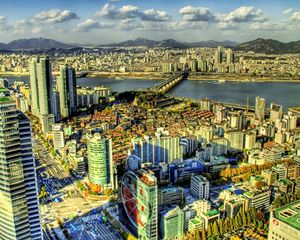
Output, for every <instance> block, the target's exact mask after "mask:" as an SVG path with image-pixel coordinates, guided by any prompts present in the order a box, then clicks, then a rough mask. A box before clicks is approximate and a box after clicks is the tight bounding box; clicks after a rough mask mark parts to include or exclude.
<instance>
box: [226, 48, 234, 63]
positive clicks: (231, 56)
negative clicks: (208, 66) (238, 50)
mask: <svg viewBox="0 0 300 240" xmlns="http://www.w3.org/2000/svg"><path fill="white" fill-rule="evenodd" d="M226 62H227V64H228V65H230V64H233V63H234V53H233V51H232V49H231V48H229V49H227V51H226Z"/></svg>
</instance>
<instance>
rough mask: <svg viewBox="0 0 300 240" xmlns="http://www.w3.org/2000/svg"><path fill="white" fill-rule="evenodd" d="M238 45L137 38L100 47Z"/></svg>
mask: <svg viewBox="0 0 300 240" xmlns="http://www.w3.org/2000/svg"><path fill="white" fill-rule="evenodd" d="M237 44H238V43H236V42H232V41H223V42H217V41H213V40H209V41H201V42H191V43H189V42H180V41H177V40H174V39H165V40H162V41H155V40H149V39H146V38H136V39H133V40H128V41H125V42H120V43H112V44H104V45H100V46H99V47H138V46H140V47H166V48H189V47H217V46H223V47H234V46H236V45H237Z"/></svg>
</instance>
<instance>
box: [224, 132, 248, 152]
mask: <svg viewBox="0 0 300 240" xmlns="http://www.w3.org/2000/svg"><path fill="white" fill-rule="evenodd" d="M224 138H226V139H228V141H229V150H230V151H233V152H234V151H243V149H244V132H243V131H242V130H227V131H226V132H225V134H224Z"/></svg>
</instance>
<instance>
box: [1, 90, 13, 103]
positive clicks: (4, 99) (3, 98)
mask: <svg viewBox="0 0 300 240" xmlns="http://www.w3.org/2000/svg"><path fill="white" fill-rule="evenodd" d="M0 91H1V90H0ZM11 101H13V100H12V98H11V97H0V103H7V102H11Z"/></svg>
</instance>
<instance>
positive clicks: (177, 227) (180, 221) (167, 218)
mask: <svg viewBox="0 0 300 240" xmlns="http://www.w3.org/2000/svg"><path fill="white" fill-rule="evenodd" d="M160 235H161V237H162V239H178V238H181V237H183V235H184V214H183V211H182V210H181V209H180V208H179V207H178V206H177V207H175V208H173V209H171V210H169V211H166V212H163V213H162V217H161V221H160Z"/></svg>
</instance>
